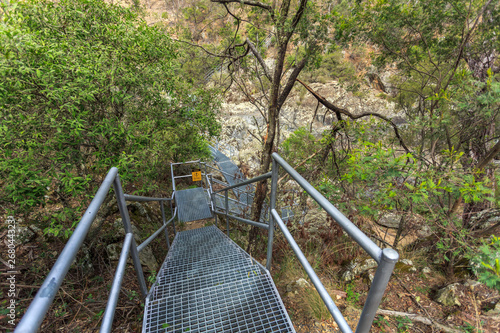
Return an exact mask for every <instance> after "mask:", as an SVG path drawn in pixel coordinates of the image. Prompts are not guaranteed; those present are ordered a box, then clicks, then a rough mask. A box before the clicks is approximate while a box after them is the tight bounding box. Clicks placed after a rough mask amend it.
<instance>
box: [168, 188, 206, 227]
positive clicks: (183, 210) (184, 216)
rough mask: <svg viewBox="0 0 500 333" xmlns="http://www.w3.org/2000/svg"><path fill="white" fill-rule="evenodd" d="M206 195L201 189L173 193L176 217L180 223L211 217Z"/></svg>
mask: <svg viewBox="0 0 500 333" xmlns="http://www.w3.org/2000/svg"><path fill="white" fill-rule="evenodd" d="M207 196H208V194H207V193H206V192H205V190H203V188H201V187H197V188H190V189H187V190H182V191H176V192H175V202H176V204H177V209H178V217H179V221H181V222H190V221H196V220H203V219H207V218H210V217H212V212H211V210H210V205H209V203H208V198H207Z"/></svg>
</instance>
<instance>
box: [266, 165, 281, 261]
mask: <svg viewBox="0 0 500 333" xmlns="http://www.w3.org/2000/svg"><path fill="white" fill-rule="evenodd" d="M278 170H279V166H278V163H276V160H275V159H274V158H273V169H272V172H273V173H272V176H271V203H270V205H269V229H268V231H267V261H266V268H267V270H268V271H271V260H272V256H273V238H274V217H273V216H272V214H271V212H272V210H273V209H275V208H276V190H277V187H278Z"/></svg>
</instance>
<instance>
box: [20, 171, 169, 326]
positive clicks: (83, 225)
mask: <svg viewBox="0 0 500 333" xmlns="http://www.w3.org/2000/svg"><path fill="white" fill-rule="evenodd" d="M111 186H113V188H114V192H115V196H116V201H117V203H118V209H119V211H120V214H121V217H122V221H123V227H124V229H125V240H124V241H123V249H122V252H121V254H120V259H119V262H118V266H117V269H116V272H115V277H114V280H113V285H112V287H111V291H110V294H109V298H108V303H107V306H106V310H105V312H104V316H103V319H102V324H101V329H100V332H103V333H104V332H111V327H112V323H113V318H114V315H115V311H116V305H117V303H118V296H119V293H120V287H121V283H122V279H123V275H124V273H125V267H126V263H127V259H128V256H129V255H130V256H131V257H132V261H133V263H134V268H135V271H136V274H137V279H138V280H139V286H140V289H141V294H142V296H143V298H145V297H146V296H147V287H146V281H145V279H144V272H143V270H142V266H141V262H140V260H139V252H140V251H141V250H142V249H144V248H145V247H146V245H148V244H149V243H150V242H151V241H152V240H153V239H154V238H156V237H157V236H158V235H159V234H160V233H161V231H163V230H165V237H166V240H167V245H168V246H169V247H170V242H169V236H168V232H167V229H166V227H167V225H168V224H170V223H171V222H173V221H174V218H175V216H176V214H177V209H175V211H174V212H173V213H172V218H171V219H170V220H169V221H168V222H167V221H166V220H165V209H164V202H165V201H169V202H170V208H171V209H172V200H173V198H174V195H175V192H174V194H173V195H172V197H171V198H151V197H141V196H136V195H127V194H124V193H123V189H122V186H121V182H120V176H119V175H118V169H117V168H111V170H110V171H109V172H108V174H107V175H106V178H105V179H104V181H103V182H102V184H101V186H100V187H99V190H98V191H97V193H96V195H95V196H94V199H93V200H92V202H91V203H90V205H89V207H88V208H87V210H86V211H85V213H84V214H83V216H82V218H81V220H80V222H79V223H78V225H77V226H76V228H75V231H74V232H73V235H72V236H71V237H70V239H69V240H68V243H67V244H66V246H65V247H64V249H63V250H62V252H61V254H60V255H59V258H58V259H57V261H56V263H55V264H54V266H53V267H52V269H51V271H50V272H49V274H48V276H47V278H46V279H45V281H44V282H43V284H42V286H41V287H40V290H39V291H38V293H37V294H36V296H35V298H34V299H33V301H32V302H31V304H30V306H29V307H28V309H27V310H26V312H25V314H24V316H23V317H22V319H21V321H20V322H19V324H18V325H17V326H16V329H15V331H14V332H16V333H25V332H37V331H38V328H39V327H40V325H41V323H42V321H43V319H44V318H45V316H46V314H47V311H48V310H49V307H50V305H51V304H52V302H53V300H54V297H55V295H56V293H57V291H58V290H59V287H60V286H61V284H62V282H63V280H64V277H65V276H66V274H67V273H68V270H69V268H70V266H71V264H72V263H73V261H74V259H75V257H76V254H77V252H78V251H79V250H80V248H81V246H82V244H83V241H84V240H85V238H86V236H87V234H88V232H89V230H90V227H91V225H92V222H93V221H94V219H95V217H96V215H97V212H98V211H99V208H100V207H101V205H102V203H103V202H104V199H105V198H106V196H107V195H108V192H109V189H110V188H111ZM125 201H158V202H159V203H160V208H161V213H162V219H163V225H162V227H161V228H160V229H158V230H157V231H156V232H155V233H154V234H153V235H151V236H150V237H149V238H148V239H146V240H145V241H144V242H143V243H141V244H140V245H139V246H137V244H136V242H135V239H134V236H133V234H132V226H131V223H130V216H129V214H128V210H127V205H126V202H125ZM171 212H172V210H171ZM173 227H174V233H175V222H173Z"/></svg>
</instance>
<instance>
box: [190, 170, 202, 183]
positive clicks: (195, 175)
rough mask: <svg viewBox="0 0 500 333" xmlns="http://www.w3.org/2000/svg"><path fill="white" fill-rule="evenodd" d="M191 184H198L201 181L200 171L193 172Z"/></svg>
mask: <svg viewBox="0 0 500 333" xmlns="http://www.w3.org/2000/svg"><path fill="white" fill-rule="evenodd" d="M192 175H193V182H199V181H200V180H201V171H193V173H192Z"/></svg>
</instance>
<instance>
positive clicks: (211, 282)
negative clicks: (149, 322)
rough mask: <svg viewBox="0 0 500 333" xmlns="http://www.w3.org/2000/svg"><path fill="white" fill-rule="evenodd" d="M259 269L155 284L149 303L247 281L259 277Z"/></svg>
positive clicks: (227, 271) (242, 269)
mask: <svg viewBox="0 0 500 333" xmlns="http://www.w3.org/2000/svg"><path fill="white" fill-rule="evenodd" d="M260 274H262V273H261V268H260V267H259V266H257V265H254V266H245V267H241V268H235V269H231V270H226V271H223V272H217V273H215V274H211V275H205V276H198V277H195V278H192V279H187V280H181V281H178V282H172V283H167V284H155V285H154V286H153V288H151V292H150V297H149V300H150V301H154V300H156V299H160V298H165V297H170V296H175V295H180V294H184V293H187V292H191V291H195V290H198V289H203V288H209V287H214V286H218V285H222V284H224V283H229V282H233V281H237V280H241V279H247V278H249V277H250V276H252V275H260Z"/></svg>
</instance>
